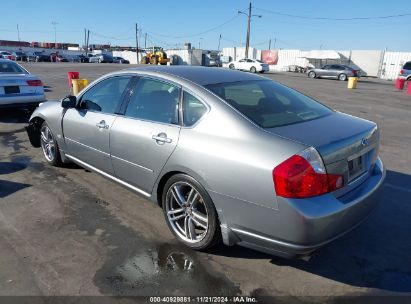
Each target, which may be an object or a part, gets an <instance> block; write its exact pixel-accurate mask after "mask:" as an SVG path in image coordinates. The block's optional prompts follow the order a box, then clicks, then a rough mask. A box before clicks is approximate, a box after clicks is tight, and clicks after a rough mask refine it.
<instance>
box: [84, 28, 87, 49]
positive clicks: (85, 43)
mask: <svg viewBox="0 0 411 304" xmlns="http://www.w3.org/2000/svg"><path fill="white" fill-rule="evenodd" d="M86 45H87V29H84V44H83V47H85V48H86V51H87V47H86Z"/></svg>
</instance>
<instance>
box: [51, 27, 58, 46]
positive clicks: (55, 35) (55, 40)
mask: <svg viewBox="0 0 411 304" xmlns="http://www.w3.org/2000/svg"><path fill="white" fill-rule="evenodd" d="M51 24H52V25H53V27H54V48H55V49H57V31H56V25H57V24H58V23H57V22H56V21H53V22H52V23H51Z"/></svg>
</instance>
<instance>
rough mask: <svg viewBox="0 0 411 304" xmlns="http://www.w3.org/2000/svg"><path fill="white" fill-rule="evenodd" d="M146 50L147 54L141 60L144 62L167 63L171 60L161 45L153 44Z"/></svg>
mask: <svg viewBox="0 0 411 304" xmlns="http://www.w3.org/2000/svg"><path fill="white" fill-rule="evenodd" d="M144 51H145V52H146V55H145V56H144V57H143V58H142V59H141V61H140V63H142V64H155V65H157V64H161V65H166V64H167V62H169V61H170V59H169V58H167V54H166V52H164V50H163V48H161V47H158V46H153V47H149V48H145V49H144Z"/></svg>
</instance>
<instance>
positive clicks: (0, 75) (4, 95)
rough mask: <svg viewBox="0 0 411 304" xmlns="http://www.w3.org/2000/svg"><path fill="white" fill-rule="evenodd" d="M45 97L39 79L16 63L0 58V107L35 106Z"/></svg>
mask: <svg viewBox="0 0 411 304" xmlns="http://www.w3.org/2000/svg"><path fill="white" fill-rule="evenodd" d="M45 99H46V96H45V95H44V87H43V83H42V82H41V80H40V79H39V78H38V77H37V76H36V75H33V74H30V73H29V72H28V71H27V70H26V69H25V68H23V67H22V66H21V65H19V64H18V63H16V62H14V61H11V60H8V59H0V108H3V107H30V108H35V107H37V106H38V104H39V103H40V102H42V101H44V100H45Z"/></svg>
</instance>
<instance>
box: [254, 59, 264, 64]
mask: <svg viewBox="0 0 411 304" xmlns="http://www.w3.org/2000/svg"><path fill="white" fill-rule="evenodd" d="M255 61H257V62H259V63H264V62H262V61H261V60H258V59H256V60H255Z"/></svg>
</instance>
